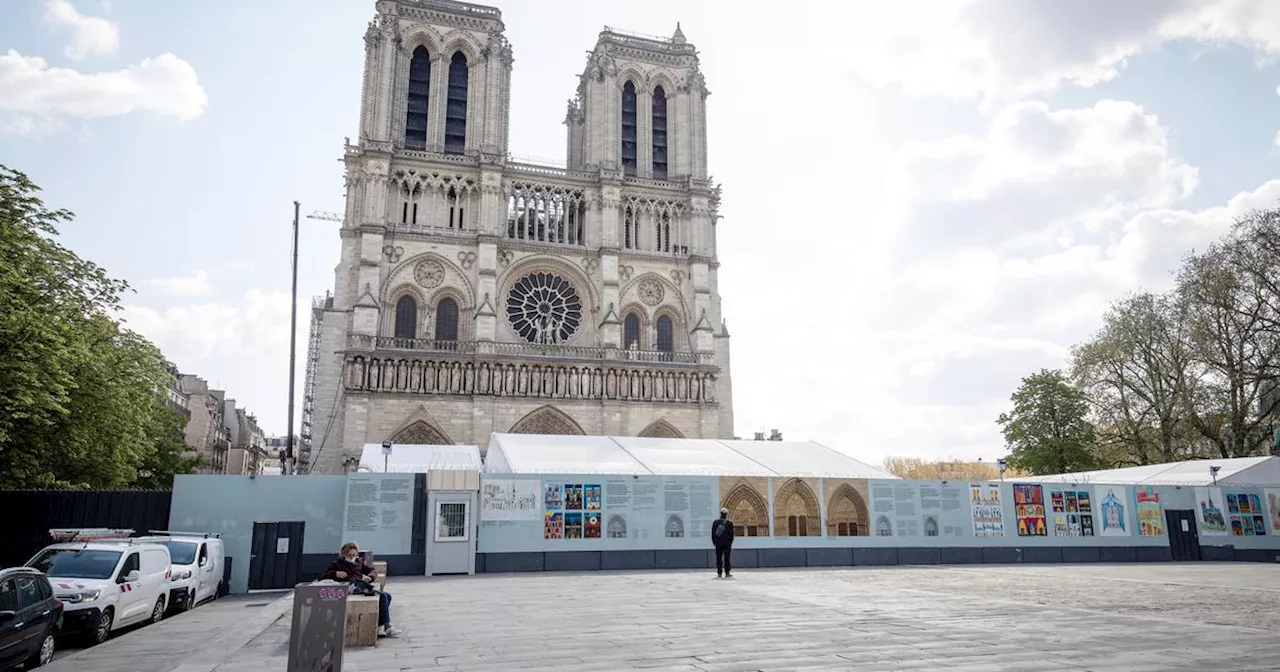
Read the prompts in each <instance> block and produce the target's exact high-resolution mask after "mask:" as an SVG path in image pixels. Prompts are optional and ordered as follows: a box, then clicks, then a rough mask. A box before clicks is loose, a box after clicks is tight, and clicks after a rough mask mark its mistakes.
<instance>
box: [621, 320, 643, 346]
mask: <svg viewBox="0 0 1280 672" xmlns="http://www.w3.org/2000/svg"><path fill="white" fill-rule="evenodd" d="M632 348H635V349H637V350H639V349H640V318H639V317H637V316H636V314H635V313H627V316H626V317H625V318H623V320H622V349H623V350H630V349H632Z"/></svg>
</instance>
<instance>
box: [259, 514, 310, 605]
mask: <svg viewBox="0 0 1280 672" xmlns="http://www.w3.org/2000/svg"><path fill="white" fill-rule="evenodd" d="M305 528H306V523H304V522H302V521H300V520H291V521H282V522H271V523H254V524H253V543H252V545H251V546H250V547H249V590H278V589H286V588H293V587H294V586H295V585H297V583H298V577H299V576H300V575H301V573H302V536H303V533H304V532H305V531H306V530H305Z"/></svg>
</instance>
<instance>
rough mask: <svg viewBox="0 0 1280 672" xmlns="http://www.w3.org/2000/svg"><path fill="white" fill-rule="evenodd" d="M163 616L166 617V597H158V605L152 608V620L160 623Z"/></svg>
mask: <svg viewBox="0 0 1280 672" xmlns="http://www.w3.org/2000/svg"><path fill="white" fill-rule="evenodd" d="M162 618H164V598H163V597H157V598H156V606H155V608H153V609H152V610H151V622H152V623H159V622H160V619H162Z"/></svg>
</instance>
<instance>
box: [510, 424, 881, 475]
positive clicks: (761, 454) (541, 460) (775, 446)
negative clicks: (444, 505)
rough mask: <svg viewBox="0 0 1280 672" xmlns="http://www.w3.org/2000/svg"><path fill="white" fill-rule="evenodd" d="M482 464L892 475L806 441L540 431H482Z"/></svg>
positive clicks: (561, 470) (551, 469) (544, 470)
mask: <svg viewBox="0 0 1280 672" xmlns="http://www.w3.org/2000/svg"><path fill="white" fill-rule="evenodd" d="M485 471H486V472H487V473H491V474H493V473H498V474H633V475H658V476H762V477H793V476H802V477H810V478H897V477H896V476H893V475H891V474H888V473H886V472H884V471H881V470H879V469H876V468H875V467H873V466H871V465H869V464H866V463H864V462H859V461H858V460H855V459H853V458H852V457H849V456H848V455H845V454H843V453H840V452H837V451H834V450H832V449H830V448H827V447H826V446H823V445H822V444H819V443H814V442H812V441H718V440H714V439H660V438H639V437H631V436H551V435H543V434H494V435H493V436H492V437H491V438H490V439H489V450H488V452H487V453H486V456H485Z"/></svg>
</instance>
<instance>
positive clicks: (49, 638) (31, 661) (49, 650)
mask: <svg viewBox="0 0 1280 672" xmlns="http://www.w3.org/2000/svg"><path fill="white" fill-rule="evenodd" d="M55 647H56V644H55V643H54V641H53V632H46V633H44V641H42V642H40V648H38V649H36V650H35V652H34V653H32V654H31V657H30V658H28V659H27V662H26V663H25V664H24V665H23V668H24V669H28V670H33V669H35V668H37V667H40V666H42V665H48V664H49V663H51V662H53V651H54V649H55Z"/></svg>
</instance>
